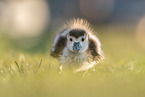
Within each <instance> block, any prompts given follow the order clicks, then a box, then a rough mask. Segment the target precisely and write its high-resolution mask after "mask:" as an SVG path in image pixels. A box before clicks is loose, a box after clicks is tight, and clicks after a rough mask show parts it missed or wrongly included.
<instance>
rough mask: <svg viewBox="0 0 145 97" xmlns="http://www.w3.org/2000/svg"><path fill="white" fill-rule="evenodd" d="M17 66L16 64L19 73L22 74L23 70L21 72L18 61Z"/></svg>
mask: <svg viewBox="0 0 145 97" xmlns="http://www.w3.org/2000/svg"><path fill="white" fill-rule="evenodd" d="M15 64H16V66H17V68H18V70H19V73H20V72H21V70H20V67H19V65H18V63H17V61H15Z"/></svg>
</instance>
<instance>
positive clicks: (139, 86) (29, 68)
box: [0, 34, 145, 97]
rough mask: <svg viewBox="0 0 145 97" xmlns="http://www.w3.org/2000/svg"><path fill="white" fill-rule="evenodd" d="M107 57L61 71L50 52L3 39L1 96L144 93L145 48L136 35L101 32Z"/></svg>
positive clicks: (125, 96)
mask: <svg viewBox="0 0 145 97" xmlns="http://www.w3.org/2000/svg"><path fill="white" fill-rule="evenodd" d="M100 40H101V42H102V47H103V50H104V53H105V57H106V59H105V60H104V61H103V62H102V63H99V64H97V65H96V66H95V67H94V68H92V69H90V70H89V71H88V72H87V73H86V75H85V76H84V77H83V74H84V72H80V73H75V74H73V73H72V72H71V71H66V72H65V71H64V72H63V73H61V74H60V73H59V62H58V61H57V60H55V59H53V58H52V57H50V56H49V51H47V52H46V53H39V52H38V53H35V54H34V53H30V52H23V51H19V50H17V49H13V50H11V49H8V48H7V47H6V46H5V43H4V42H3V41H1V42H0V43H1V46H0V47H1V51H0V52H1V54H0V97H58V96H59V97H144V95H145V92H144V91H145V84H144V82H145V50H144V49H142V48H141V47H140V46H139V45H138V44H137V43H136V40H135V38H134V36H133V35H127V34H111V35H110V34H101V36H100Z"/></svg>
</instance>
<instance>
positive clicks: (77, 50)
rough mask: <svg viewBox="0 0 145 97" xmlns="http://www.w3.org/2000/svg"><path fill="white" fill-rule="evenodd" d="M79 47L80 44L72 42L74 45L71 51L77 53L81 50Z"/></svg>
mask: <svg viewBox="0 0 145 97" xmlns="http://www.w3.org/2000/svg"><path fill="white" fill-rule="evenodd" d="M81 48H82V47H81V45H80V42H74V45H73V51H74V52H75V53H77V52H79V50H80V49H81Z"/></svg>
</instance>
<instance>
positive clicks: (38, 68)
mask: <svg viewBox="0 0 145 97" xmlns="http://www.w3.org/2000/svg"><path fill="white" fill-rule="evenodd" d="M41 64H42V59H41V61H40V64H39V66H38V68H37V70H36V72H37V71H38V70H39V68H40V66H41Z"/></svg>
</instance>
